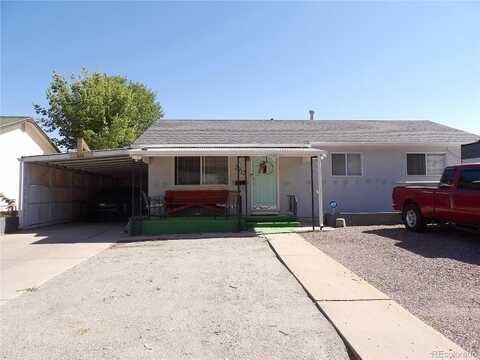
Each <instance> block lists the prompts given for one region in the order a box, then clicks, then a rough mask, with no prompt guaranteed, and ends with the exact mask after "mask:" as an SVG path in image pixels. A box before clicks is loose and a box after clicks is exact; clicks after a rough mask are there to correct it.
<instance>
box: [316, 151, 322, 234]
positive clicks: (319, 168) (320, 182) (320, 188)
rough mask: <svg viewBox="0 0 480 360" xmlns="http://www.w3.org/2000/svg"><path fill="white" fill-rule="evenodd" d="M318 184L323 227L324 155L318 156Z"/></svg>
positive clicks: (319, 207)
mask: <svg viewBox="0 0 480 360" xmlns="http://www.w3.org/2000/svg"><path fill="white" fill-rule="evenodd" d="M317 183H318V184H317V185H318V190H317V191H318V224H319V226H320V230H321V229H322V228H323V179H322V156H321V155H318V156H317Z"/></svg>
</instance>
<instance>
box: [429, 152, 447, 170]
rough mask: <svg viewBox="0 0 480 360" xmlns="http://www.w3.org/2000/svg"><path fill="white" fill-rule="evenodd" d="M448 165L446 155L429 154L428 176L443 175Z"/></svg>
mask: <svg viewBox="0 0 480 360" xmlns="http://www.w3.org/2000/svg"><path fill="white" fill-rule="evenodd" d="M446 165H447V164H446V156H445V154H427V174H428V175H442V173H443V169H444V168H445V166H446Z"/></svg>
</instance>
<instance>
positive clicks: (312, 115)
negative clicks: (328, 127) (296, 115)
mask: <svg viewBox="0 0 480 360" xmlns="http://www.w3.org/2000/svg"><path fill="white" fill-rule="evenodd" d="M308 113H309V114H310V120H315V119H314V115H315V111H313V110H308Z"/></svg>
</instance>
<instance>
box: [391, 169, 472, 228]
mask: <svg viewBox="0 0 480 360" xmlns="http://www.w3.org/2000/svg"><path fill="white" fill-rule="evenodd" d="M392 197H393V208H394V209H395V210H400V211H402V219H403V223H404V224H405V227H406V228H407V229H408V230H411V231H417V232H420V231H423V230H424V229H425V225H427V224H428V223H432V222H448V223H454V224H456V225H461V226H468V227H473V228H480V164H464V165H456V166H449V167H447V168H445V170H444V171H443V175H442V178H441V179H440V183H439V185H438V186H437V187H425V186H397V187H395V188H394V189H393V194H392Z"/></svg>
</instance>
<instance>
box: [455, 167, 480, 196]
mask: <svg viewBox="0 0 480 360" xmlns="http://www.w3.org/2000/svg"><path fill="white" fill-rule="evenodd" d="M458 188H459V189H465V190H477V191H480V169H464V170H463V171H462V174H461V175H460V181H459V183H458Z"/></svg>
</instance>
